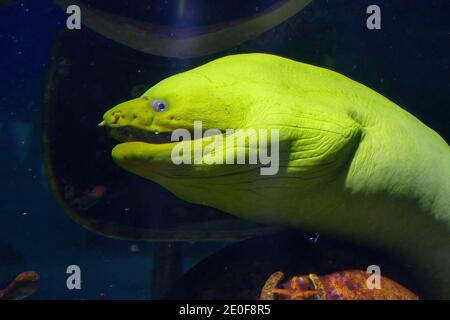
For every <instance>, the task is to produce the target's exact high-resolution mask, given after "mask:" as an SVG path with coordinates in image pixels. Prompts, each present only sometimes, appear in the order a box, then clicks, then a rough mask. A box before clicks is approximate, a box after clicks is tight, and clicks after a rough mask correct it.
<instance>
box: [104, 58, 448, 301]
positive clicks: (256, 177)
mask: <svg viewBox="0 0 450 320" xmlns="http://www.w3.org/2000/svg"><path fill="white" fill-rule="evenodd" d="M155 102H156V103H159V102H163V104H162V106H163V107H164V108H162V109H161V110H159V109H156V110H155V108H154V105H155ZM195 121H202V128H203V130H204V131H205V130H208V129H218V130H219V131H218V133H217V134H216V135H212V136H209V137H206V138H198V139H196V140H185V141H182V142H176V141H171V139H170V138H171V134H172V133H173V132H174V131H175V130H176V129H179V128H183V129H186V131H187V132H192V131H194V129H195V127H194V122H195ZM102 125H104V126H106V127H107V128H108V130H109V131H110V133H111V135H112V136H113V137H115V138H116V139H118V140H119V141H121V142H122V143H120V144H118V145H117V146H116V147H115V148H114V149H113V151H112V156H113V158H114V161H115V162H116V163H117V164H118V165H119V166H120V167H122V168H123V169H125V170H127V171H129V172H132V173H134V174H137V175H139V176H141V177H144V178H146V179H149V180H152V181H154V182H156V183H158V184H160V185H162V186H164V187H165V188H167V189H168V190H170V191H171V192H173V193H174V194H175V195H177V196H178V197H180V198H182V199H184V200H186V201H188V202H192V203H197V204H202V205H207V206H211V207H214V208H218V209H220V210H223V211H225V212H228V213H230V214H233V215H236V216H238V217H241V218H244V219H249V220H252V221H256V222H260V223H269V224H277V225H284V226H289V227H295V228H300V229H302V230H306V231H309V232H320V233H325V234H329V235H333V236H337V237H342V238H346V239H349V240H352V241H356V242H359V243H364V244H368V245H371V246H376V247H379V248H383V249H385V250H386V251H388V252H391V253H393V254H395V255H396V256H397V257H398V258H399V259H405V261H406V262H405V264H408V265H411V266H413V267H412V268H414V270H415V272H416V273H417V275H418V276H419V277H421V278H422V279H424V280H423V281H425V283H426V284H427V286H428V284H429V288H430V292H432V293H431V296H433V297H445V298H450V284H449V283H450V281H449V278H450V276H449V272H450V271H449V270H450V269H449V267H450V237H449V235H450V233H449V222H450V210H449V208H450V149H449V146H448V144H447V143H446V142H445V141H444V140H443V139H442V138H441V137H440V136H439V135H438V134H437V133H436V132H434V131H433V130H432V129H430V128H429V127H427V126H426V125H424V124H423V123H422V122H421V121H419V120H418V119H417V118H415V117H414V116H413V115H411V114H410V113H408V112H407V111H405V110H404V109H402V108H401V107H399V106H397V105H396V104H394V103H393V102H391V101H390V100H388V99H387V98H385V97H383V96H382V95H380V94H378V93H376V92H374V91H373V90H371V89H369V88H367V87H365V86H364V85H362V84H360V83H357V82H355V81H353V80H351V79H349V78H347V77H345V76H343V75H341V74H338V73H336V72H333V71H330V70H327V69H322V68H319V67H315V66H311V65H307V64H303V63H300V62H296V61H293V60H290V59H286V58H282V57H278V56H274V55H268V54H257V53H255V54H242V55H232V56H226V57H223V58H220V59H217V60H214V61H212V62H210V63H207V64H205V65H203V66H200V67H198V68H195V69H192V70H189V71H187V72H184V73H180V74H176V75H174V76H171V77H169V78H167V79H164V80H162V81H161V82H159V83H158V84H156V85H154V86H153V87H152V88H150V89H149V90H148V91H147V92H146V93H145V94H144V95H143V96H142V97H140V98H137V99H134V100H131V101H127V102H124V103H121V104H119V105H117V106H115V107H114V108H112V109H111V110H109V111H107V112H106V113H105V115H104V118H103V122H102ZM229 128H231V129H246V128H253V129H266V130H274V129H276V130H278V133H279V137H278V140H277V142H279V143H278V147H279V150H278V154H279V164H278V165H279V169H278V171H277V173H276V174H274V175H262V174H261V170H260V169H261V165H260V164H254V163H253V164H208V161H207V160H208V159H209V160H210V158H211V157H212V156H214V157H217V156H218V157H219V158H220V157H225V154H226V153H227V151H230V150H229V149H227V144H226V143H224V144H223V145H221V147H219V148H216V149H215V150H214V152H204V153H201V154H200V155H198V154H197V155H194V154H193V155H192V157H193V158H195V157H196V158H197V160H198V158H200V159H201V160H204V161H203V162H202V161H197V162H196V161H193V164H181V165H176V164H174V161H173V160H174V159H173V154H172V151H173V149H174V148H175V146H177V145H178V146H179V145H180V144H184V145H186V146H188V145H192V144H193V143H194V142H197V143H198V142H200V143H201V144H202V145H205V146H206V145H208V144H210V143H211V141H212V140H214V139H218V138H219V137H222V138H224V139H226V138H230V136H231V137H238V136H239V130H238V131H235V132H234V133H233V134H226V133H225V132H226V130H227V129H229ZM270 143H271V142H270ZM270 143H269V144H270ZM234 148H235V149H238V148H239V147H234ZM252 148H256V149H258V148H260V147H259V143H258V145H257V146H255V145H252V146H246V147H245V149H246V152H249V151H250V150H252ZM266 148H269V146H266ZM234 151H236V152H237V151H238V150H234ZM258 151H259V150H258Z"/></svg>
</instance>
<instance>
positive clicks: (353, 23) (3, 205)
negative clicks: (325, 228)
mask: <svg viewBox="0 0 450 320" xmlns="http://www.w3.org/2000/svg"><path fill="white" fill-rule="evenodd" d="M8 2H9V3H7V1H0V5H1V7H0V83H1V85H0V155H1V157H0V176H1V180H0V194H1V202H0V219H1V220H0V288H2V287H5V286H6V285H7V284H8V283H9V282H10V281H11V280H12V279H13V278H14V277H15V276H16V275H17V274H19V273H20V272H22V271H25V270H34V271H36V272H38V274H39V276H40V286H39V288H38V290H37V291H36V293H35V294H34V295H33V296H32V298H33V299H99V298H106V299H150V298H161V297H163V296H164V293H165V292H166V291H167V290H168V287H170V285H171V284H173V283H174V282H175V280H177V279H178V278H180V277H181V276H182V274H183V272H186V271H188V270H189V269H191V268H192V267H193V266H195V265H196V264H198V263H199V262H200V261H202V260H203V259H205V258H206V257H208V256H210V255H211V254H213V253H215V252H218V251H220V250H221V249H223V248H225V247H228V246H229V245H231V244H232V243H235V242H236V241H237V240H240V237H236V239H234V240H233V239H213V240H212V241H195V240H192V241H182V242H161V243H157V242H153V241H145V242H144V241H138V240H116V239H111V238H108V237H104V236H102V235H99V234H96V233H93V232H90V231H88V230H86V229H85V228H83V227H82V226H80V225H79V224H77V223H76V222H74V221H73V220H71V219H70V218H69V217H68V215H67V214H65V212H64V211H65V210H67V208H63V206H62V205H61V201H60V202H59V203H58V201H57V199H56V198H57V196H56V195H55V189H54V188H51V181H50V180H51V179H57V178H58V177H53V176H51V175H49V174H48V166H49V164H48V163H47V164H45V161H46V160H45V159H46V158H45V157H46V155H45V154H44V152H45V150H44V149H45V146H44V142H43V137H44V136H45V135H46V134H54V135H56V136H58V135H59V136H60V137H64V140H65V139H66V136H64V134H68V135H72V137H71V138H73V140H74V141H77V143H78V144H77V146H79V145H83V141H86V142H88V141H89V143H91V144H92V145H93V146H94V147H95V146H98V145H99V144H98V143H100V142H99V141H101V143H102V146H107V145H109V144H111V143H112V142H111V141H103V140H101V139H102V138H101V133H95V132H96V131H95V130H96V127H95V126H96V123H95V121H97V120H98V119H100V117H101V115H102V114H103V111H105V110H107V109H108V108H109V107H110V106H111V105H113V102H120V101H124V100H127V99H129V98H130V97H131V96H133V95H135V94H137V93H136V92H134V93H133V89H134V90H136V91H138V92H141V91H142V90H143V88H148V87H150V86H151V85H152V84H153V83H156V82H157V81H159V80H161V79H163V78H165V77H167V76H168V75H170V74H173V73H177V72H180V71H183V70H187V69H190V68H192V67H194V66H197V65H201V64H203V63H205V62H207V61H210V60H212V59H214V58H217V57H220V56H223V55H226V54H232V53H240V52H267V53H274V54H278V55H281V56H286V57H290V58H293V59H295V60H298V61H302V62H306V63H310V64H314V65H319V66H324V67H327V68H330V69H333V70H335V71H338V72H340V73H342V74H344V75H346V76H349V77H350V78H352V79H353V80H356V81H359V82H361V83H363V84H365V85H367V86H368V87H370V88H372V89H374V90H376V91H378V92H379V93H381V94H383V95H384V96H386V97H388V98H389V99H391V100H393V101H394V102H395V103H397V104H398V105H400V106H402V107H405V108H406V109H407V110H408V111H409V112H410V113H412V114H414V115H415V116H416V117H418V118H419V119H421V121H423V122H424V123H425V124H426V125H428V126H429V127H431V128H433V129H434V130H435V131H436V132H438V133H439V134H440V135H441V136H442V137H443V138H444V139H445V140H446V141H449V138H450V132H449V111H448V110H449V107H450V2H449V1H445V0H442V1H436V0H435V1H425V0H423V1H401V0H393V1H365V0H361V1H352V0H342V1H339V0H336V1H332V0H330V1H325V0H313V1H312V3H311V4H309V5H308V6H307V7H306V8H305V9H303V10H301V11H300V12H299V13H298V14H296V15H295V16H294V17H292V18H290V19H288V20H287V21H285V22H283V23H281V24H280V25H278V26H276V27H274V28H273V29H272V30H270V31H268V32H265V33H263V34H261V35H258V36H256V37H254V38H252V39H249V40H248V41H246V42H245V43H243V44H240V45H233V46H231V47H230V48H229V49H226V50H222V51H220V52H216V53H213V54H210V55H207V56H203V57H196V58H192V59H176V58H169V57H160V56H154V55H149V54H144V53H142V52H138V51H136V50H134V49H131V48H126V47H125V46H123V45H121V44H117V43H115V42H113V41H111V40H108V39H105V38H103V37H102V36H101V35H98V34H96V33H94V32H92V31H91V30H89V29H88V28H86V27H85V26H83V28H82V30H80V31H68V30H66V19H67V16H68V15H67V14H66V13H65V12H64V10H62V9H61V7H59V6H58V5H56V4H55V3H54V2H53V1H50V0H23V1H8ZM87 2H95V1H87ZM275 2H276V1H253V0H252V1H217V2H216V1H214V4H212V1H189V0H187V1H186V2H185V4H184V5H185V7H186V11H185V12H186V14H185V15H180V14H179V12H178V11H177V10H179V1H145V0H142V1H137V2H136V3H134V4H131V1H122V2H120V1H117V2H113V3H114V4H111V2H110V1H97V3H96V6H97V7H98V8H101V9H104V10H108V11H109V12H113V13H117V14H118V13H120V14H123V15H125V16H128V17H132V18H133V19H141V20H146V21H151V22H152V23H158V24H161V25H165V26H169V27H170V26H174V27H189V26H200V27H201V26H204V25H209V24H211V23H224V22H226V21H228V20H232V19H238V18H242V17H245V16H248V15H251V14H254V11H255V10H256V11H259V10H264V9H265V8H268V7H269V6H270V5H273V4H274V3H275ZM137 3H139V4H137ZM143 4H149V5H150V7H151V9H153V8H156V9H155V10H143V9H142V6H143ZM371 4H377V5H379V6H380V7H381V10H382V29H381V30H368V29H367V28H366V24H365V21H366V18H367V14H366V8H367V7H368V6H369V5H371ZM255 8H256V9H255ZM77 32H78V34H77ZM60 52H64V54H65V55H61V56H58V53H60ZM71 54H72V56H71ZM69 57H70V58H69ZM75 57H78V58H77V59H79V61H75ZM121 59H123V60H121ZM121 61H122V62H123V63H122V64H120V62H121ZM94 62H95V63H94ZM102 63H103V65H102ZM71 64H72V65H76V67H74V68H72V69H71V68H70V65H71ZM111 65H115V66H116V69H115V70H114V71H110V72H111V74H109V66H111ZM140 65H144V66H145V65H148V66H149V68H151V69H152V70H153V72H152V73H151V78H149V77H148V73H146V74H145V75H142V74H141V75H140V74H138V73H141V72H140V71H139V72H138V71H137V70H140V69H139V68H138V66H140ZM55 66H56V69H55ZM79 66H85V67H84V68H83V67H79ZM55 70H56V71H55ZM155 70H156V71H157V72H154V71H155ZM52 72H53V73H55V72H56V74H58V76H60V77H61V78H64V79H66V80H67V79H69V80H67V81H72V82H70V84H71V85H72V84H73V83H76V84H79V87H77V88H75V87H70V88H73V89H74V90H75V94H73V95H67V94H62V95H61V94H60V93H55V92H53V91H52V87H51V85H50V87H49V83H50V84H52V82H51V79H52ZM121 73H122V74H123V75H124V78H123V79H121V80H119V81H118V82H117V81H116V82H115V83H116V85H117V88H114V87H111V86H112V83H113V81H112V78H114V77H115V75H117V74H121ZM130 81H131V82H130ZM101 82H104V83H105V86H103V87H102V86H101V85H99V86H95V85H94V84H96V83H101ZM83 83H84V85H83ZM123 83H129V87H127V88H123ZM61 86H62V85H61ZM105 87H108V88H109V90H110V91H108V92H105V90H106V89H105ZM67 88H69V87H66V89H65V90H67ZM61 90H64V88H62V89H61ZM121 90H123V91H121ZM60 92H61V91H60ZM62 92H64V91H62ZM124 92H126V95H125V94H124ZM141 93H142V92H141ZM58 94H59V95H58ZM107 94H111V95H112V96H113V97H112V98H111V97H110V99H111V100H110V101H109V103H111V104H110V105H98V106H97V108H98V109H97V110H92V109H89V108H87V107H86V106H90V105H88V104H86V106H84V107H82V106H81V104H82V103H83V101H90V103H92V102H93V101H103V100H102V99H103V98H104V96H106V95H107ZM49 95H51V98H52V99H53V100H52V99H50V98H49ZM49 101H56V102H55V103H57V104H56V106H57V108H58V110H59V112H62V113H65V117H64V116H63V115H61V114H57V113H55V114H53V113H52V114H50V113H51V112H53V111H52V110H54V109H52V108H51V106H50V107H49ZM61 101H62V102H61ZM77 106H79V109H75V108H77ZM64 108H67V109H64ZM82 108H86V110H84V109H82ZM66 110H67V112H66ZM73 110H78V111H79V110H83V112H86V118H87V119H88V120H86V121H87V124H86V128H92V129H91V130H93V131H92V132H86V131H83V130H80V131H77V130H73V129H70V130H71V131H69V129H68V131H67V132H66V131H61V130H60V131H58V130H57V131H53V133H49V132H46V128H47V127H46V126H45V124H46V123H48V122H49V121H63V120H64V121H66V122H67V125H65V124H64V125H63V127H65V128H68V127H69V128H70V126H71V124H72V125H73V124H74V123H78V122H79V121H80V120H79V118H77V117H79V116H80V114H79V113H76V112H75V113H74V112H73ZM89 110H92V111H89ZM55 112H56V111H55ZM88 112H90V113H89V114H88ZM55 115H56V116H55ZM58 117H59V118H58ZM91 119H92V121H94V123H93V125H92V126H91V125H90V121H91ZM97 122H98V121H97ZM60 124H61V122H60ZM75 127H76V128H77V127H78V126H75ZM86 130H89V129H86ZM68 132H69V133H68ZM96 134H97V135H98V136H96ZM56 136H55V137H56ZM67 137H69V136H67ZM69 138H70V137H69ZM103 138H104V137H103ZM104 150H105V152H106V151H107V150H109V149H108V148H107V147H105V148H104ZM106 155H107V154H106V153H105V154H103V155H102V156H99V159H103V158H102V157H103V156H105V158H104V159H107V158H106ZM61 157H63V156H61ZM62 159H63V158H62ZM97 160H98V159H97ZM61 161H62V160H61ZM77 161H78V160H77ZM105 161H107V160H105ZM110 162H111V163H108V164H107V163H105V166H106V165H112V161H110ZM75 163H78V162H76V161H75ZM46 165H47V169H46ZM61 170H62V169H61V168H58V170H55V171H54V173H55V172H56V173H58V172H61ZM77 170H78V171H77ZM111 170H114V169H111ZM77 172H78V173H79V175H80V176H83V175H87V176H89V175H90V178H92V180H93V181H92V183H91V184H90V186H92V187H94V188H95V187H96V182H95V178H98V177H96V176H92V173H89V174H87V173H86V172H84V171H83V170H82V169H80V168H78V167H77V166H75V167H74V169H73V171H72V173H74V174H76V173H77ZM108 172H109V171H108ZM100 175H101V173H99V176H100ZM114 177H116V176H114ZM124 177H125V175H124ZM121 179H122V176H117V179H116V180H115V181H112V182H110V183H111V187H109V186H108V187H106V191H108V192H109V190H110V188H111V189H114V192H120V191H121V190H122V189H126V188H127V186H126V184H123V183H122V182H123V181H129V180H121ZM123 179H128V178H123ZM133 179H136V178H133ZM134 181H135V180H133V183H134ZM136 181H137V182H136V183H140V182H139V179H137V180H136ZM114 182H116V183H114ZM146 183H150V182H148V181H147V182H146ZM98 186H99V187H100V189H96V190H103V189H102V188H103V184H99V185H98ZM152 188H153V189H152V197H153V199H157V200H158V201H159V199H163V200H161V201H160V202H159V203H164V205H167V206H171V205H176V206H181V207H184V208H187V209H186V210H193V211H195V210H197V211H199V210H200V211H201V210H203V209H199V208H192V207H191V206H187V205H185V204H183V203H181V204H180V200H178V199H176V198H175V196H172V195H171V194H170V193H169V192H167V191H164V190H163V189H162V188H159V187H157V186H152ZM114 192H111V193H114ZM117 197H119V196H116V198H117ZM121 199H122V198H121ZM121 201H122V200H121ZM108 205H110V204H107V203H103V204H101V203H100V204H96V205H93V206H92V207H89V210H91V211H89V214H90V215H94V216H95V215H96V214H97V213H96V212H99V211H101V210H103V209H104V208H103V207H100V206H104V207H105V208H108ZM121 205H122V203H121ZM123 208H125V209H126V203H124V204H123ZM165 208H166V207H164V206H162V205H161V208H158V210H163V211H164V210H165ZM154 210H156V209H154ZM91 212H93V213H91ZM102 212H103V211H102ZM126 219H128V218H126ZM119 222H120V223H127V221H125V222H123V221H119ZM146 223H148V224H151V223H152V222H151V221H144V222H142V224H146ZM164 223H166V222H164ZM167 223H169V222H167ZM173 230H174V232H176V231H177V228H175V227H174V228H173ZM314 236H315V235H305V238H307V239H309V238H310V237H314ZM173 246H174V247H176V248H175V249H173V248H172V247H173ZM168 248H169V249H168ZM267 251H270V249H269V248H267ZM170 255H175V257H174V256H170ZM69 265H78V266H80V268H81V271H82V289H81V290H68V288H67V286H66V280H67V277H68V274H67V273H66V269H67V267H68V266H69ZM171 267H173V269H174V270H165V269H170V268H171ZM161 269H163V270H161ZM164 272H166V273H164ZM161 275H164V276H166V277H169V278H170V277H171V276H173V277H174V278H173V279H172V278H171V279H164V276H161ZM199 280H200V279H199ZM193 283H195V279H194V280H193V281H191V282H190V284H191V285H192V284H193Z"/></svg>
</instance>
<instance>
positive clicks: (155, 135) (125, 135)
mask: <svg viewBox="0 0 450 320" xmlns="http://www.w3.org/2000/svg"><path fill="white" fill-rule="evenodd" d="M108 134H109V135H110V136H111V137H113V138H114V139H115V140H117V141H119V142H122V143H124V142H145V143H150V144H164V143H173V142H179V141H181V140H175V141H173V140H172V139H171V138H172V131H168V132H158V131H149V130H145V129H141V128H138V127H132V126H121V127H109V128H108ZM220 134H226V133H225V132H223V131H220ZM217 135H218V134H217ZM190 137H191V138H190V139H186V140H196V139H194V133H193V132H190ZM201 138H204V136H203V134H202V136H201V137H199V139H201ZM182 140H183V139H182Z"/></svg>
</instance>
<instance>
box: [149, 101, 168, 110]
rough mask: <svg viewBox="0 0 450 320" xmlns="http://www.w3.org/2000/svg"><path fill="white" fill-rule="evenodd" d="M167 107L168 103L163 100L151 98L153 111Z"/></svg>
mask: <svg viewBox="0 0 450 320" xmlns="http://www.w3.org/2000/svg"><path fill="white" fill-rule="evenodd" d="M168 107H169V105H168V104H167V103H166V102H165V101H163V100H158V99H157V100H153V102H152V108H153V110H155V112H163V111H164V110H166V109H167V108H168Z"/></svg>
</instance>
